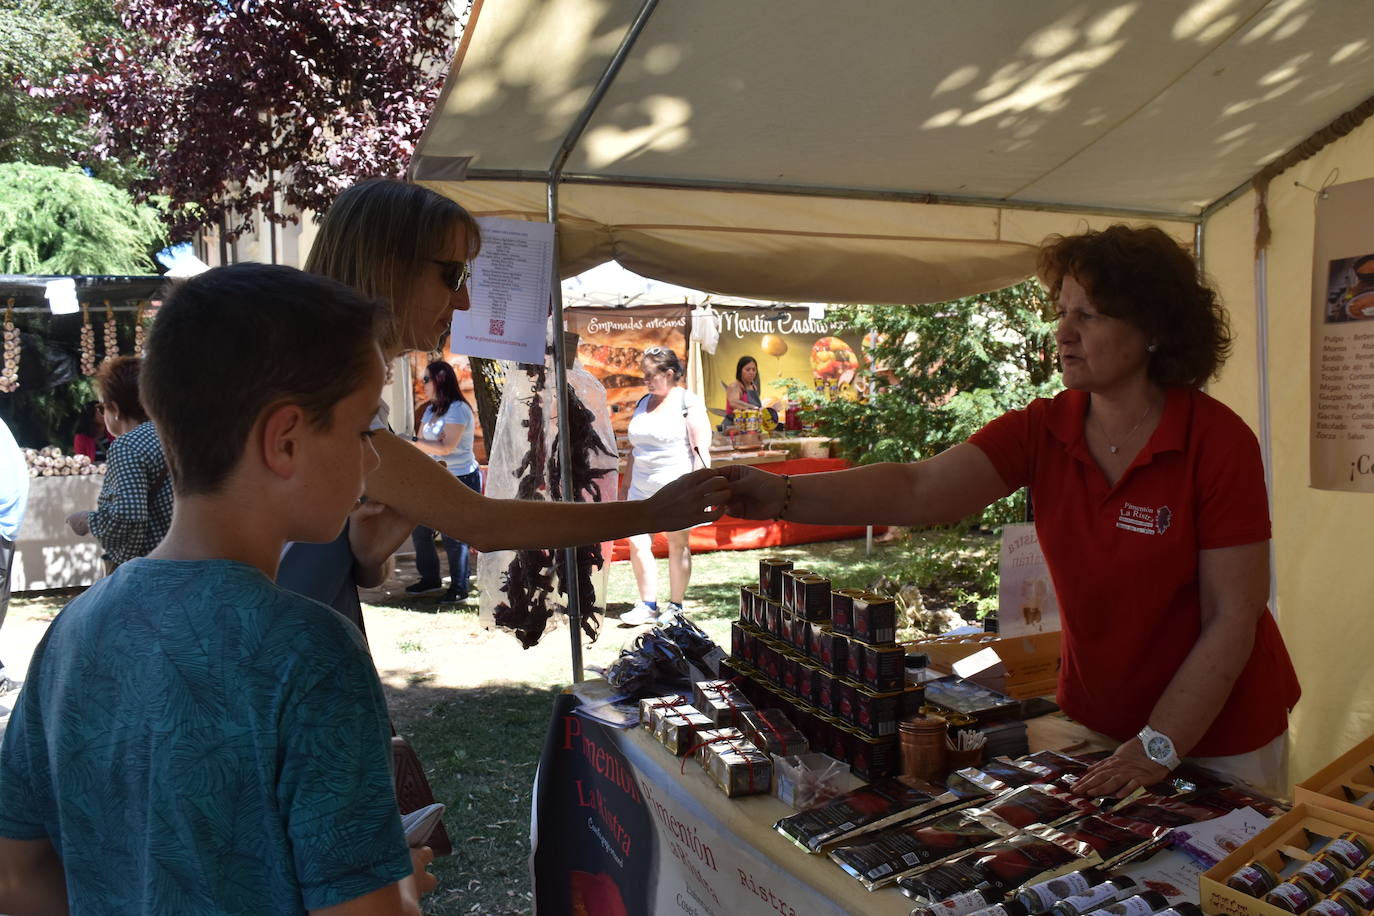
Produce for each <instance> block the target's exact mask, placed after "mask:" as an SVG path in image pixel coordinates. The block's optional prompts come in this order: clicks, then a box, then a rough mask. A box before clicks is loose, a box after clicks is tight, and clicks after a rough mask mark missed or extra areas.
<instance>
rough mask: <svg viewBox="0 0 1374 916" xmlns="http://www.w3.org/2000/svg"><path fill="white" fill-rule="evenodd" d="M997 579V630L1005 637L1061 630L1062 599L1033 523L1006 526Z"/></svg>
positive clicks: (1004, 527)
mask: <svg viewBox="0 0 1374 916" xmlns="http://www.w3.org/2000/svg"><path fill="white" fill-rule="evenodd" d="M997 579H998V583H997V624H998V628H997V629H998V633H1000V634H1001V635H1002V636H1003V637H1004V638H1006V637H1012V636H1029V635H1030V634H1032V633H1053V632H1054V631H1056V630H1058V629H1059V596H1058V595H1056V594H1055V591H1054V582H1053V581H1052V580H1051V579H1050V569H1049V567H1048V566H1046V565H1045V555H1044V554H1043V553H1042V552H1041V551H1040V538H1039V537H1038V536H1037V535H1036V533H1035V525H1034V524H1033V523H1026V524H1020V525H1003V526H1002V553H1001V556H1000V557H999V558H998V563H997Z"/></svg>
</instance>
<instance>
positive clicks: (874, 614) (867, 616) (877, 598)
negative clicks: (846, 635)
mask: <svg viewBox="0 0 1374 916" xmlns="http://www.w3.org/2000/svg"><path fill="white" fill-rule="evenodd" d="M850 635H851V636H853V637H854V638H855V639H857V640H859V641H860V642H866V643H868V644H869V645H871V646H882V645H888V644H890V643H892V642H893V641H894V640H896V638H897V603H896V602H895V601H893V600H892V599H891V598H888V597H887V596H885V595H879V594H876V593H873V592H869V593H866V594H865V595H864V596H863V597H862V598H855V599H854V629H853V632H852V633H851V634H850Z"/></svg>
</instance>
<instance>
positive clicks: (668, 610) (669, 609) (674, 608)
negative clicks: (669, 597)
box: [662, 601, 682, 617]
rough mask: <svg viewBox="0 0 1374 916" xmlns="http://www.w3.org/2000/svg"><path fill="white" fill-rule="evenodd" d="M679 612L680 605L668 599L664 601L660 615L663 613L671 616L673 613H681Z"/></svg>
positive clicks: (665, 615) (680, 610) (680, 609)
mask: <svg viewBox="0 0 1374 916" xmlns="http://www.w3.org/2000/svg"><path fill="white" fill-rule="evenodd" d="M681 613H682V605H680V604H678V603H677V602H676V601H668V602H666V603H665V604H664V607H663V611H662V615H663V616H664V617H671V616H672V615H673V614H681Z"/></svg>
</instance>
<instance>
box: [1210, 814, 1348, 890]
mask: <svg viewBox="0 0 1374 916" xmlns="http://www.w3.org/2000/svg"><path fill="white" fill-rule="evenodd" d="M1309 830H1310V831H1311V832H1312V833H1315V834H1319V835H1321V836H1324V837H1334V836H1336V835H1337V834H1341V833H1345V832H1346V831H1348V830H1353V831H1354V832H1356V833H1358V834H1360V835H1361V836H1362V837H1364V838H1365V841H1366V842H1369V843H1374V821H1371V820H1369V819H1367V818H1362V817H1351V816H1350V815H1347V814H1341V813H1340V812H1338V811H1332V810H1329V809H1326V808H1318V807H1314V806H1312V805H1308V804H1304V803H1298V804H1296V805H1294V806H1293V810H1292V811H1290V812H1288V813H1287V814H1285V815H1283V816H1282V817H1280V818H1278V819H1277V820H1275V821H1274V822H1273V823H1272V824H1270V825H1269V826H1268V827H1266V828H1265V829H1264V830H1262V831H1261V832H1260V833H1259V834H1258V835H1257V836H1255V837H1254V838H1252V839H1251V840H1250V841H1249V842H1247V843H1244V844H1242V845H1241V846H1239V847H1238V848H1237V849H1236V850H1235V852H1233V853H1231V854H1230V855H1229V856H1227V857H1226V858H1224V859H1222V860H1221V861H1220V862H1218V863H1217V864H1216V866H1215V867H1213V868H1211V869H1210V870H1208V871H1205V872H1203V873H1202V877H1200V878H1199V879H1198V889H1199V897H1200V902H1201V905H1202V911H1203V912H1204V913H1212V914H1216V916H1293V914H1292V913H1289V912H1288V911H1287V910H1283V909H1280V908H1279V907H1276V906H1274V905H1273V904H1271V903H1265V902H1264V901H1263V900H1261V899H1259V898H1257V897H1251V896H1250V895H1248V894H1245V893H1243V892H1241V891H1238V890H1235V889H1234V888H1231V887H1227V885H1226V879H1227V878H1229V877H1231V876H1232V875H1233V874H1235V873H1236V872H1237V871H1238V870H1239V869H1240V868H1241V867H1242V866H1244V865H1248V864H1249V863H1251V862H1255V861H1260V862H1264V863H1265V864H1267V865H1269V866H1270V867H1271V868H1273V869H1274V871H1275V872H1278V871H1280V870H1281V869H1282V868H1283V866H1284V864H1285V863H1286V862H1288V861H1289V860H1292V859H1298V860H1304V861H1306V860H1310V859H1311V858H1312V853H1310V852H1308V851H1307V845H1308V836H1307V833H1306V832H1305V831H1309Z"/></svg>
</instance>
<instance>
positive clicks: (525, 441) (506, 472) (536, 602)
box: [477, 362, 619, 648]
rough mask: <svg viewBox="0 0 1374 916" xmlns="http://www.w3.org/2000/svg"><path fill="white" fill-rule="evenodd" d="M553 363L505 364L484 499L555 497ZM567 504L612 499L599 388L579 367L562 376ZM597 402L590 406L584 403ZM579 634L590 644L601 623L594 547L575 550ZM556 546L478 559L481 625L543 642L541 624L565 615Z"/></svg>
mask: <svg viewBox="0 0 1374 916" xmlns="http://www.w3.org/2000/svg"><path fill="white" fill-rule="evenodd" d="M554 377H555V376H554V371H553V367H552V365H550V364H549V363H547V362H546V363H545V365H542V366H537V365H536V366H530V365H523V364H507V366H506V387H505V390H504V392H503V393H502V397H501V410H500V412H499V413H498V415H497V420H496V433H495V435H494V436H493V437H492V442H491V443H490V451H489V456H490V457H489V461H488V465H487V487H486V494H487V495H488V496H490V497H492V498H495V499H534V500H554V501H561V499H562V480H561V470H560V464H559V454H558V452H559V439H558V404H557V401H556V398H554V397H553V392H554V390H555V389H554ZM568 389H569V395H568V407H569V414H568V419H569V424H570V438H571V439H572V478H573V489H574V499H575V500H576V501H578V502H589V501H590V502H601V501H603V500H606V499H614V498H615V493H616V487H617V480H616V467H617V465H618V462H619V457H618V455H617V454H616V451H615V438H614V434H613V433H612V432H611V425H610V417H609V416H608V415H607V411H606V408H605V403H606V397H605V391H604V389H602V388H601V383H600V382H598V381H597V380H596V379H595V377H593V376H592V375H591V374H590V373H588V372H586V371H585V370H582V369H580V368H579V367H576V366H575V367H574V368H573V369H572V370H570V371H569V372H568ZM589 402H590V404H592V405H599V409H597V408H596V407H589V406H588V403H589ZM576 555H577V573H576V574H577V576H578V578H579V585H580V599H581V609H582V629H583V631H584V632H585V633H586V634H587V636H588V637H589V638H592V639H595V638H596V635H597V631H598V628H599V626H600V621H599V618H598V617H597V614H596V608H597V602H598V595H597V594H596V589H595V587H594V585H593V582H592V571H593V570H595V569H599V568H601V566H602V565H603V564H604V557H603V555H602V550H601V545H600V544H590V545H584V546H582V547H578V548H576ZM565 557H566V552H565V551H564V550H562V549H557V550H545V549H525V550H499V551H494V552H490V553H484V554H482V555H481V557H480V558H479V559H478V562H477V584H478V588H479V590H480V595H481V619H482V621H483V623H485V624H488V625H491V624H495V625H496V626H499V627H502V628H503V629H509V630H512V631H513V632H514V633H515V635H516V637H517V638H518V639H519V640H520V642H521V644H522V645H524V646H525V647H526V648H529V647H530V646H533V645H534V644H536V643H537V642H538V641H539V639H540V638H541V637H542V635H543V633H544V631H545V629H546V628H547V626H548V622H549V621H550V620H551V619H556V617H555V615H556V613H557V612H559V611H566V604H567V599H566V598H565V597H563V596H564V595H565V594H566V592H567V585H566V583H565V581H564V580H565V578H566V577H565V574H564V569H563V567H564V560H565Z"/></svg>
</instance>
